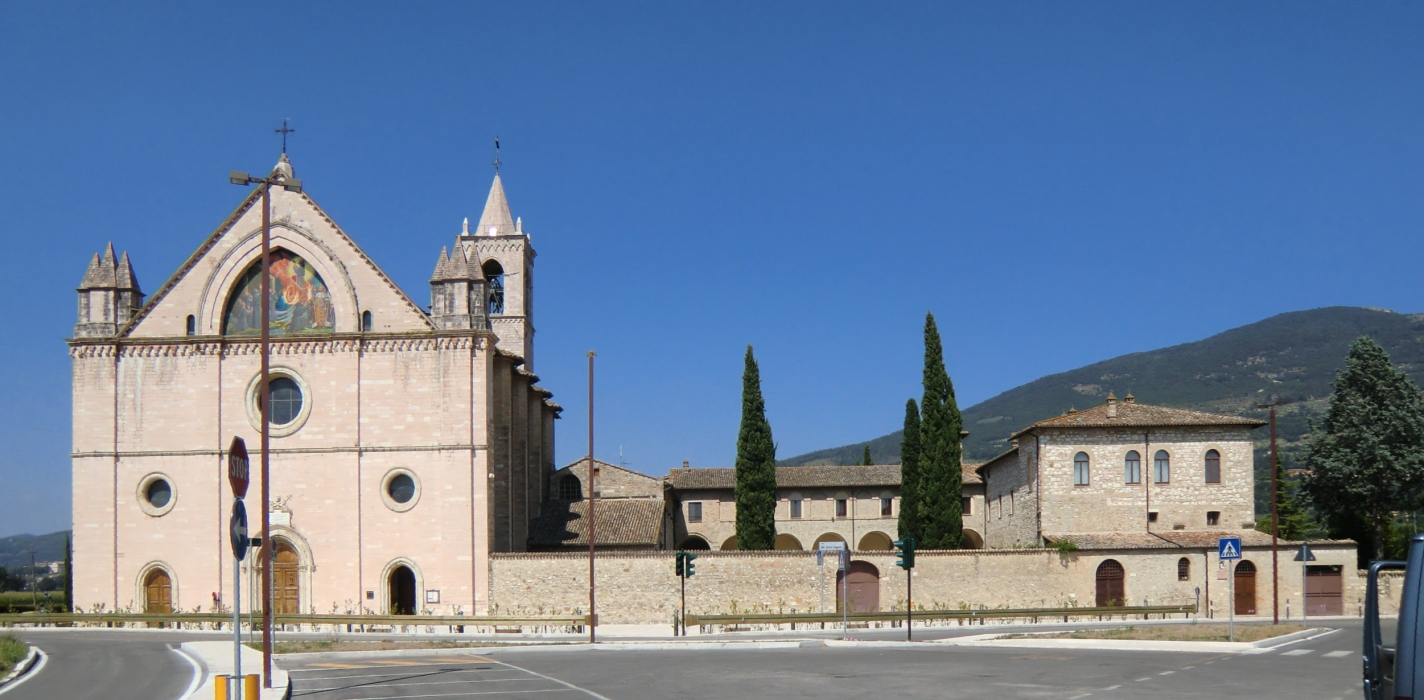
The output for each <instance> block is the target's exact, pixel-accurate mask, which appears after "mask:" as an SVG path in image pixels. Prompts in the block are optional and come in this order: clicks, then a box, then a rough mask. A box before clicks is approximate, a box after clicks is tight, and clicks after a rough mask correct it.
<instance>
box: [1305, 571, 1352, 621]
mask: <svg viewBox="0 0 1424 700" xmlns="http://www.w3.org/2000/svg"><path fill="white" fill-rule="evenodd" d="M1341 584H1342V581H1341V576H1340V567H1338V566H1307V567H1305V604H1306V612H1308V613H1309V614H1311V615H1343V614H1345V601H1344V597H1343V595H1342V590H1341Z"/></svg>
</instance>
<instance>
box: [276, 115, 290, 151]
mask: <svg viewBox="0 0 1424 700" xmlns="http://www.w3.org/2000/svg"><path fill="white" fill-rule="evenodd" d="M272 131H274V132H276V133H278V134H281V135H282V153H284V154H285V153H286V152H287V134H290V133H293V132H295V131H296V129H292V128H289V127H288V126H287V120H286V119H283V120H282V128H280V129H273V130H272Z"/></svg>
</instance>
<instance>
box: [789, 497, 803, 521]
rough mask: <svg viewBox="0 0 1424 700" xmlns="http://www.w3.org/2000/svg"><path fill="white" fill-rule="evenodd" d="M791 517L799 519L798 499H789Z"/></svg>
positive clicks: (799, 503)
mask: <svg viewBox="0 0 1424 700" xmlns="http://www.w3.org/2000/svg"><path fill="white" fill-rule="evenodd" d="M791 517H793V518H799V517H801V499H800V498H792V499H791Z"/></svg>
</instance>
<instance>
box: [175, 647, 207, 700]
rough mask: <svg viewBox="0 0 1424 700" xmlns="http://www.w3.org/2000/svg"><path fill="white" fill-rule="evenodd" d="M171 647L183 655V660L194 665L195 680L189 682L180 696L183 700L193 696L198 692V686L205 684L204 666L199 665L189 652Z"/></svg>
mask: <svg viewBox="0 0 1424 700" xmlns="http://www.w3.org/2000/svg"><path fill="white" fill-rule="evenodd" d="M169 649H172V650H173V651H176V652H178V655H179V656H181V657H183V660H184V661H187V662H188V665H189V666H192V667H193V680H192V681H191V682H190V683H188V689H187V690H185V691H183V694H182V695H179V696H178V697H179V698H182V699H183V700H187V699H188V698H190V697H193V693H196V692H198V686H200V685H202V684H203V667H202V666H199V665H198V662H197V660H195V659H194V658H193V657H191V656H188V652H186V651H183V650H182V649H180V648H178V647H169Z"/></svg>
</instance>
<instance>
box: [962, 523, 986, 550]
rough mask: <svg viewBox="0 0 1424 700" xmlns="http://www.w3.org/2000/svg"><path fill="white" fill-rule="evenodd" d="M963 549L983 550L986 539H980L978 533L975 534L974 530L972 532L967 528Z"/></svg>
mask: <svg viewBox="0 0 1424 700" xmlns="http://www.w3.org/2000/svg"><path fill="white" fill-rule="evenodd" d="M963 548H964V549H983V548H984V538H983V537H980V536H979V533H977V532H975V531H973V530H970V529H969V528H965V529H964V542H963Z"/></svg>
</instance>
